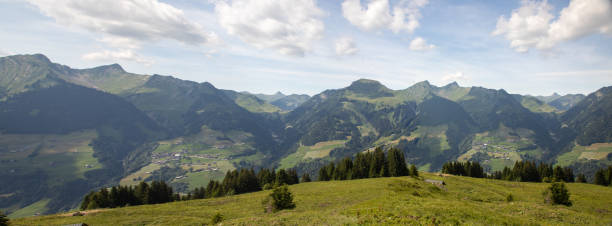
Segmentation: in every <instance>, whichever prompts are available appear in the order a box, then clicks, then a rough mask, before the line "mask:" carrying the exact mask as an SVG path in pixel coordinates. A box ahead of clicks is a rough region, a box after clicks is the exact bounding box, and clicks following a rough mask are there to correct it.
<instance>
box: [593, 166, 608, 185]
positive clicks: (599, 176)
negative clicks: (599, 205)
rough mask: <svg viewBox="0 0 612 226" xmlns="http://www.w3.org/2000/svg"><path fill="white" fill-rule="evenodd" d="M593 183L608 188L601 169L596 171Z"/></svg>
mask: <svg viewBox="0 0 612 226" xmlns="http://www.w3.org/2000/svg"><path fill="white" fill-rule="evenodd" d="M593 183H594V184H597V185H603V186H608V183H607V181H606V175H605V172H604V170H603V169H600V170H597V172H595V178H594V179H593Z"/></svg>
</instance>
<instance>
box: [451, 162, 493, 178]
mask: <svg viewBox="0 0 612 226" xmlns="http://www.w3.org/2000/svg"><path fill="white" fill-rule="evenodd" d="M442 173H447V174H452V175H459V176H468V177H476V178H483V177H485V174H484V169H483V168H482V166H480V163H478V162H470V161H467V162H459V161H453V162H447V163H444V165H442Z"/></svg>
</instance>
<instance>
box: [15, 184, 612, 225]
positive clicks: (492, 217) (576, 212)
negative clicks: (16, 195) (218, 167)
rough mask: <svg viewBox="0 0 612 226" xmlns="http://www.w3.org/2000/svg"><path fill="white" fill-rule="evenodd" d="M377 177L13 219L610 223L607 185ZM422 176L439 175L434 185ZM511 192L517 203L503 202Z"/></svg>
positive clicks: (143, 222) (611, 210)
mask: <svg viewBox="0 0 612 226" xmlns="http://www.w3.org/2000/svg"><path fill="white" fill-rule="evenodd" d="M422 174H423V177H424V178H420V179H415V178H410V177H399V178H375V179H361V180H350V181H329V182H311V183H303V184H297V185H292V186H289V189H290V190H291V192H292V193H293V195H294V201H295V204H296V208H295V209H292V210H283V211H280V212H276V213H264V211H263V207H262V205H261V200H263V199H264V198H265V197H266V196H267V195H268V194H270V191H262V192H255V193H249V194H242V195H236V196H229V197H222V198H213V199H203V200H193V201H186V202H175V203H167V204H159V205H148V206H134V207H125V208H118V209H106V210H101V211H99V212H92V213H90V214H88V215H86V216H77V217H73V216H67V215H66V214H64V215H62V214H58V215H51V216H40V217H29V218H21V219H13V220H12V221H11V223H12V224H13V225H66V224H74V223H87V224H89V225H202V224H208V223H209V222H210V219H211V217H212V216H213V215H214V214H216V213H220V214H222V215H223V216H224V221H223V222H222V223H223V225H346V224H355V225H362V224H365V225H367V224H383V225H438V224H440V225H456V224H459V225H461V224H466V225H508V224H510V225H608V224H611V223H612V205H610V203H612V189H611V188H610V187H603V186H597V185H591V184H580V183H570V184H566V185H567V186H568V189H569V191H570V193H571V197H570V199H571V201H572V202H573V205H572V206H570V207H566V206H558V205H557V206H553V205H549V204H545V203H544V201H543V197H542V192H543V191H544V190H545V189H546V187H548V186H549V184H546V183H525V182H510V181H500V180H489V179H477V178H468V177H458V176H447V177H440V176H437V175H435V174H430V173H422ZM423 179H435V180H443V181H444V182H445V184H446V185H445V186H443V187H437V186H434V185H432V184H430V183H426V182H425V181H423ZM508 195H512V196H513V197H514V201H506V197H507V196H508Z"/></svg>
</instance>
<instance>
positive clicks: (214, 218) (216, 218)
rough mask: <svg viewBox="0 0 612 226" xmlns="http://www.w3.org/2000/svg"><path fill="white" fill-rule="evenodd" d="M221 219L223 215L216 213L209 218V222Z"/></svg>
mask: <svg viewBox="0 0 612 226" xmlns="http://www.w3.org/2000/svg"><path fill="white" fill-rule="evenodd" d="M221 221H223V215H222V214H220V213H216V214H215V215H213V216H212V218H210V224H213V225H214V224H218V223H221Z"/></svg>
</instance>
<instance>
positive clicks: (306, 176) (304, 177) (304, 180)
mask: <svg viewBox="0 0 612 226" xmlns="http://www.w3.org/2000/svg"><path fill="white" fill-rule="evenodd" d="M310 181H311V179H310V174H308V173H304V174H302V183H307V182H310Z"/></svg>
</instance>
